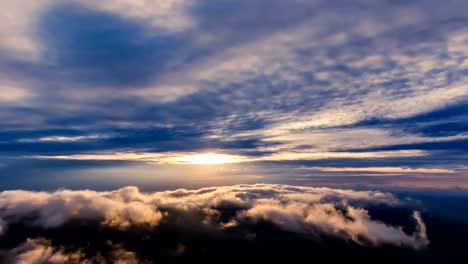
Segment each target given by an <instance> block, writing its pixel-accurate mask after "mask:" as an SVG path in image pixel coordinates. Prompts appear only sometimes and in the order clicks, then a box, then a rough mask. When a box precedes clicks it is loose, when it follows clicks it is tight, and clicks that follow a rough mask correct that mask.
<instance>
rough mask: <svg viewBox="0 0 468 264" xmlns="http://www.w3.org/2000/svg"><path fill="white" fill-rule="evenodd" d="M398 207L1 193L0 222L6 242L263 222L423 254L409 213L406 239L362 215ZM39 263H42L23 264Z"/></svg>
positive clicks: (214, 191)
mask: <svg viewBox="0 0 468 264" xmlns="http://www.w3.org/2000/svg"><path fill="white" fill-rule="evenodd" d="M401 204H402V202H401V201H400V200H398V199H397V198H395V197H394V196H393V195H392V194H390V193H383V192H376V191H353V190H341V189H331V188H312V187H297V186H288V185H275V184H254V185H235V186H226V187H208V188H202V189H198V190H186V189H179V190H173V191H163V192H155V193H142V192H140V191H139V190H138V189H137V188H136V187H125V188H121V189H118V190H115V191H106V192H96V191H90V190H78V191H71V190H58V191H55V192H52V193H48V192H30V191H5V192H2V193H0V219H1V223H2V225H1V230H2V233H3V234H2V237H3V238H5V237H8V236H9V235H11V234H9V233H10V227H12V228H13V227H14V226H18V225H20V226H24V227H25V229H26V230H27V229H28V228H33V229H34V228H35V229H39V230H44V231H47V230H49V231H50V230H59V229H60V228H66V227H67V225H70V223H72V222H75V223H76V222H80V223H82V224H83V223H85V224H86V223H89V224H91V223H99V224H100V226H101V228H108V229H111V230H116V231H119V232H122V233H124V234H125V233H129V232H133V231H134V230H135V229H137V230H140V231H139V232H143V233H145V232H148V233H150V232H154V231H155V230H156V231H157V230H158V229H160V228H163V225H166V228H167V226H171V225H172V226H176V227H177V228H180V225H185V227H184V228H186V229H190V228H194V226H205V227H209V228H208V229H207V230H210V232H218V233H222V232H229V230H231V229H236V228H239V227H241V226H251V225H256V224H261V223H265V222H266V223H269V224H271V225H273V226H276V227H277V228H279V229H280V230H283V231H286V232H292V233H295V234H300V235H304V236H306V237H309V238H311V239H314V238H320V237H323V236H325V237H331V238H334V239H338V240H343V241H350V242H353V243H356V244H357V245H361V246H373V247H375V246H382V245H387V246H397V247H405V248H410V249H415V250H419V249H424V248H425V247H426V246H427V245H428V244H429V240H428V237H427V234H426V226H425V223H424V221H423V219H422V217H421V214H420V213H419V212H417V211H414V212H413V215H412V218H413V219H414V223H415V225H416V226H415V228H414V231H413V233H412V234H408V233H407V232H405V231H404V230H403V227H400V226H396V225H394V224H390V223H385V222H383V221H382V220H378V219H374V218H373V217H371V214H370V213H369V211H368V209H366V207H368V206H369V207H370V206H373V205H385V206H389V207H396V206H398V205H401ZM227 212H228V213H227ZM177 214H179V215H185V218H184V219H185V220H184V221H183V223H182V224H181V223H175V222H176V221H175V220H174V219H176V218H174V215H177ZM189 216H191V217H189ZM195 216H196V217H195ZM171 221H173V222H171ZM132 230H133V231H132ZM122 250H123V249H122ZM75 251H76V250H75ZM64 252H65V251H64V249H61V248H60V247H59V248H57V246H55V248H54V247H52V246H51V245H50V243H49V242H47V239H33V240H28V241H26V242H25V243H24V244H22V245H19V246H17V247H16V248H15V249H12V250H10V251H9V253H8V254H7V255H8V256H9V258H12V259H18V261H17V262H16V263H26V262H21V261H20V260H21V259H23V258H26V257H28V258H29V257H34V256H36V255H40V256H41V257H44V256H46V257H47V259H46V260H47V261H49V262H46V263H62V262H67V261H68V262H70V261H71V260H75V259H80V255H79V252H74V253H73V252H72V253H70V251H69V250H68V251H66V252H67V253H66V254H65V253H64ZM11 254H13V257H11ZM70 254H71V255H70ZM127 255H128V254H127ZM49 259H52V260H54V261H55V260H57V261H55V262H54V261H52V260H49ZM62 260H63V261H62ZM65 260H66V261H65ZM41 261H42V262H41ZM43 262H44V261H43V260H42V259H40V260H38V261H36V262H34V261H30V262H27V263H43ZM14 263H15V262H14ZM124 263H127V262H124ZM128 263H132V262H128Z"/></svg>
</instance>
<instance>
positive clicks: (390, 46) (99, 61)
mask: <svg viewBox="0 0 468 264" xmlns="http://www.w3.org/2000/svg"><path fill="white" fill-rule="evenodd" d="M2 7H3V8H2V11H0V12H2V17H5V18H6V19H4V21H3V23H2V25H0V34H1V36H2V38H1V40H0V54H1V58H2V59H1V60H0V72H1V75H0V90H1V91H2V92H1V93H0V94H1V95H0V102H1V103H0V125H1V127H2V132H1V133H0V137H1V140H0V156H1V157H3V158H4V159H3V160H2V164H4V166H1V167H0V173H2V175H7V176H9V177H13V176H12V175H18V174H24V175H25V177H26V176H31V171H29V170H28V169H31V170H32V171H34V169H35V168H38V167H41V166H42V167H47V168H48V169H50V170H54V169H56V167H61V168H64V167H66V168H67V169H70V170H76V169H77V167H79V165H76V164H73V162H68V163H66V164H67V166H65V165H63V164H64V163H63V162H60V161H57V158H58V157H60V158H62V159H67V160H72V161H73V160H75V161H77V162H76V163H79V162H78V161H81V160H83V157H87V161H90V162H94V163H93V164H94V166H95V167H99V166H102V167H105V166H106V162H105V161H103V159H100V157H102V156H106V157H108V158H107V160H113V161H116V162H115V164H121V165H122V166H124V165H125V162H135V161H136V162H154V160H155V159H150V160H149V161H148V160H147V159H144V160H141V159H137V158H135V157H136V156H138V155H141V154H144V155H154V156H155V157H159V156H161V155H163V156H168V155H175V156H182V155H185V154H186V153H204V152H206V151H208V150H216V151H217V152H220V153H224V154H230V155H236V156H241V157H243V160H246V161H249V162H252V163H256V165H257V166H259V167H268V168H271V167H273V165H274V166H275V168H277V172H281V171H282V170H288V171H290V168H289V167H288V166H292V165H297V164H301V166H307V167H345V168H352V167H366V166H369V164H372V167H400V168H402V170H401V171H400V172H399V173H398V174H399V176H401V175H406V173H404V168H409V169H411V170H416V171H419V172H420V173H419V176H425V175H426V173H424V171H425V170H426V171H430V170H450V171H453V172H454V173H452V174H453V175H451V176H450V177H454V178H456V179H458V182H459V185H461V186H462V187H463V186H468V179H466V168H465V166H464V163H463V161H464V160H465V159H466V158H467V157H466V149H467V148H466V142H467V137H468V135H467V131H468V129H467V127H466V125H464V124H466V120H467V116H466V114H465V113H466V112H467V111H466V108H467V98H466V94H467V92H468V90H467V89H468V87H467V85H466V83H467V80H466V76H467V74H466V73H467V70H468V68H467V67H468V64H467V58H468V48H467V46H468V44H467V43H468V42H467V41H468V39H467V37H466V36H467V35H468V34H467V32H468V22H467V19H466V14H465V13H464V12H463V10H466V9H467V8H468V6H467V4H466V1H462V0H454V1H450V2H449V3H441V2H440V1H436V0H430V1H421V0H414V1H407V2H405V3H403V2H398V1H385V2H379V3H374V2H372V1H367V0H354V1H352V2H350V3H340V4H337V3H334V2H330V1H322V0H318V1H292V2H288V3H284V2H283V1H278V0H274V1H265V0H253V1H231V0H223V1H198V0H197V1H183V0H164V1H157V3H155V2H154V1H136V2H135V1H127V0H114V1H111V0H106V1H99V3H96V2H95V1H87V0H74V1H69V2H67V3H66V4H64V3H63V2H62V1H56V0H47V1H41V2H40V3H37V2H36V1H22V2H21V4H18V3H17V1H10V0H8V1H4V3H3V5H2ZM45 139H47V140H45ZM358 152H359V153H361V154H359V155H358V154H356V153H358ZM122 153H130V155H122ZM363 153H366V155H364V154H363ZM36 159H41V160H45V159H50V160H48V161H45V162H42V163H41V162H40V161H37V160H36ZM118 161H120V163H119V162H118ZM264 161H268V162H269V163H268V165H266V166H265V164H264V163H263V162H264ZM156 162H160V161H158V160H157V161H156ZM17 164H21V166H17ZM80 164H82V163H80ZM321 173H322V175H323V174H328V175H334V173H330V172H325V171H321ZM294 174H295V176H297V177H302V176H307V175H309V174H306V175H304V171H302V172H297V171H294ZM335 174H336V173H335ZM382 174H387V175H386V176H387V181H388V182H391V181H392V180H393V181H395V179H394V178H392V177H393V176H395V175H394V174H395V173H394V172H392V173H384V172H382V171H380V175H381V176H382ZM340 175H341V176H343V173H342V174H340ZM351 176H353V177H355V178H356V177H357V176H358V175H351ZM411 176H412V175H411ZM430 176H431V177H426V178H424V177H419V178H418V179H417V180H419V181H420V182H425V181H427V182H430V181H432V179H434V177H433V176H434V175H430ZM445 176H446V175H440V177H439V178H437V179H438V180H440V181H442V180H441V179H444V178H443V177H445ZM412 180H416V179H414V178H413V179H412ZM363 181H364V180H363ZM135 184H136V183H135ZM446 184H447V185H449V183H448V182H447V183H446ZM4 185H7V184H6V183H5V184H4ZM433 185H434V184H433Z"/></svg>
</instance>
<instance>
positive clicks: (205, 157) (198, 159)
mask: <svg viewBox="0 0 468 264" xmlns="http://www.w3.org/2000/svg"><path fill="white" fill-rule="evenodd" d="M177 162H180V163H189V164H223V163H233V162H236V160H235V158H234V156H231V155H226V154H216V153H204V154H191V155H185V156H181V157H178V158H177Z"/></svg>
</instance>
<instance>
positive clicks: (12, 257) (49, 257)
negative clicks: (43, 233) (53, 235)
mask: <svg viewBox="0 0 468 264" xmlns="http://www.w3.org/2000/svg"><path fill="white" fill-rule="evenodd" d="M6 259H7V260H8V263H12V264H40V263H47V264H59V263H80V261H81V260H82V255H81V254H80V253H71V254H67V253H65V252H64V251H63V250H62V249H56V248H54V247H53V246H52V245H51V244H50V241H48V240H46V239H44V238H36V239H28V240H27V241H26V242H24V243H23V244H21V245H19V246H18V247H16V248H14V249H12V250H10V251H9V252H8V253H7V257H6ZM82 263H87V262H82Z"/></svg>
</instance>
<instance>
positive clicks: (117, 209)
mask: <svg viewBox="0 0 468 264" xmlns="http://www.w3.org/2000/svg"><path fill="white" fill-rule="evenodd" d="M142 198H144V196H142V195H141V194H140V193H139V191H138V189H136V188H135V187H127V188H122V189H119V190H116V191H113V192H95V191H89V190H84V191H70V190H60V191H56V192H54V193H45V192H27V191H5V192H2V193H1V194H0V208H1V212H0V218H1V219H3V220H4V221H6V222H9V223H11V222H13V223H14V222H17V221H22V220H24V219H25V218H29V217H33V218H34V221H33V222H32V225H34V226H40V227H43V228H53V227H59V226H61V225H63V224H64V223H66V222H68V221H70V220H73V219H83V220H88V221H97V222H101V224H103V225H107V226H113V227H117V228H123V229H125V228H128V227H131V226H134V225H136V226H138V225H146V226H155V225H157V224H158V223H159V222H160V220H161V218H162V214H161V213H160V212H159V211H157V210H156V208H155V207H154V205H153V204H149V203H147V202H145V201H144V200H142ZM3 228H6V227H5V226H4V227H3Z"/></svg>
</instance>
